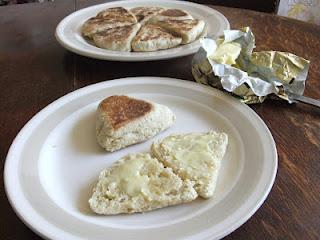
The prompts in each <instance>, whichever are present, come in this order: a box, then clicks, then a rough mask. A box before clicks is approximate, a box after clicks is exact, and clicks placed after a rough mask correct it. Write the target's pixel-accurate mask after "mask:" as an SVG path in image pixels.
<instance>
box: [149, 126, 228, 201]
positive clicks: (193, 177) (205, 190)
mask: <svg viewBox="0 0 320 240" xmlns="http://www.w3.org/2000/svg"><path fill="white" fill-rule="evenodd" d="M188 134H195V133H188ZM188 134H173V135H169V136H167V137H166V138H164V139H162V140H161V141H157V142H154V143H153V144H152V146H151V154H152V156H153V157H155V158H157V159H158V160H159V161H160V162H162V163H163V164H164V166H165V167H170V168H172V169H173V171H174V173H176V174H177V175H178V176H179V177H181V178H182V179H184V180H187V179H188V180H190V181H193V182H194V183H195V185H194V188H195V189H196V191H197V193H198V194H199V196H200V197H203V198H210V197H212V196H213V194H214V191H215V188H216V184H217V180H218V176H219V172H220V168H221V162H222V160H223V157H224V156H225V153H226V150H227V146H228V135H227V134H226V133H223V132H214V131H209V132H207V133H206V134H212V135H213V137H214V146H213V148H216V149H213V150H214V154H215V156H214V158H213V161H212V162H211V163H210V162H209V163H206V164H207V165H206V167H205V169H203V171H202V172H201V173H200V174H195V172H194V171H193V170H192V169H191V168H190V169H189V168H188V167H186V166H183V164H181V162H179V161H178V160H177V159H175V154H176V153H175V152H173V151H170V150H168V149H166V147H165V146H162V142H163V141H164V140H165V139H167V138H169V137H174V136H177V137H179V136H182V135H188Z"/></svg>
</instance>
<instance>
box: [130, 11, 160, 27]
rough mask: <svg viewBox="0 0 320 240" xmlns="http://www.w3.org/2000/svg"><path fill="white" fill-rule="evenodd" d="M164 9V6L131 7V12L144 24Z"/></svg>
mask: <svg viewBox="0 0 320 240" xmlns="http://www.w3.org/2000/svg"><path fill="white" fill-rule="evenodd" d="M162 10H164V8H162V7H135V8H131V9H130V12H131V13H133V15H135V16H136V18H137V20H138V22H140V23H141V24H144V23H146V22H147V21H148V20H149V19H150V18H151V17H153V16H154V15H156V14H157V13H158V12H160V11H162Z"/></svg>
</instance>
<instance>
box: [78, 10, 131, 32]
mask: <svg viewBox="0 0 320 240" xmlns="http://www.w3.org/2000/svg"><path fill="white" fill-rule="evenodd" d="M135 23H137V19H136V17H135V16H134V15H133V14H132V13H131V12H129V11H128V10H126V9H125V8H122V7H116V8H109V9H106V10H104V11H102V12H100V13H98V14H97V16H96V17H92V18H90V19H88V20H87V21H86V22H85V23H84V24H83V25H82V28H81V32H82V34H83V35H84V36H86V37H89V38H92V35H93V34H95V33H98V32H101V31H104V30H107V29H110V28H116V27H123V26H130V25H132V24H135Z"/></svg>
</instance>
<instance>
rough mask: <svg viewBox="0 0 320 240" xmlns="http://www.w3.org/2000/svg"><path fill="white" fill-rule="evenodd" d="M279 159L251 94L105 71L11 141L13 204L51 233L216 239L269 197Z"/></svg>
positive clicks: (8, 182) (8, 184) (8, 170)
mask: <svg viewBox="0 0 320 240" xmlns="http://www.w3.org/2000/svg"><path fill="white" fill-rule="evenodd" d="M276 171H277V152H276V147H275V143H274V140H273V138H272V135H271V133H270V131H269V130H268V128H267V126H266V125H265V124H264V122H263V121H262V120H261V119H260V118H259V116H258V115H257V114H256V113H255V112H254V111H253V110H251V108H249V107H248V106H247V105H245V104H242V103H240V102H239V101H238V100H236V99H234V98H233V97H231V96H230V95H228V94H225V93H223V92H221V91H218V90H216V89H213V88H210V87H207V86H204V85H200V84H197V83H193V82H189V81H183V80H178V79H170V78H160V77H137V78H124V79H116V80H113V81H106V82H100V83H97V84H94V85H91V86H87V87H84V88H82V89H79V90H76V91H74V92H72V93H69V94H67V95H66V96H64V97H62V98H60V99H58V100H57V101H55V102H53V103H52V104H50V105H49V106H48V107H46V108H45V109H43V110H42V111H41V112H39V113H38V114H37V115H36V116H35V117H34V118H32V120H31V121H30V122H28V123H27V125H26V126H25V127H24V128H23V129H22V130H21V132H20V133H19V135H18V136H17V138H16V139H15V140H14V142H13V144H12V146H11V147H10V150H9V152H8V155H7V158H6V164H5V171H4V179H5V188H6V193H7V196H8V199H9V201H10V203H11V205H12V206H13V208H14V209H15V211H16V212H17V215H18V216H19V217H20V218H21V219H22V220H23V221H24V222H25V223H26V224H27V225H28V226H29V227H30V228H32V229H33V230H34V231H35V232H36V233H38V234H40V235H41V236H43V237H45V238H48V239H74V240H80V239H97V240H100V239H101V240H103V239H106V238H108V239H132V240H135V239H136V240H141V239H159V240H160V239H161V240H164V239H186V238H187V239H219V238H222V237H224V236H226V235H227V234H229V233H230V232H232V231H234V230H235V229H237V228H238V227H239V226H240V225H242V224H243V223H245V222H246V221H247V220H248V219H249V217H251V216H252V215H253V214H254V213H255V211H256V210H257V209H258V208H259V207H260V206H261V205H262V203H263V201H264V200H265V199H266V197H267V195H268V194H269V192H270V189H271V187H272V185H273V182H274V179H275V175H276Z"/></svg>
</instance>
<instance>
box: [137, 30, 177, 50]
mask: <svg viewBox="0 0 320 240" xmlns="http://www.w3.org/2000/svg"><path fill="white" fill-rule="evenodd" d="M181 41H182V38H180V37H174V36H173V35H171V34H170V33H168V32H166V31H165V30H164V29H163V28H161V27H159V26H156V25H153V24H147V25H144V26H142V27H141V29H140V31H139V32H138V34H137V35H136V36H135V37H134V38H133V40H132V44H131V46H132V50H133V51H136V52H150V51H157V50H161V49H168V48H172V47H175V46H178V45H179V44H180V43H181Z"/></svg>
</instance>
